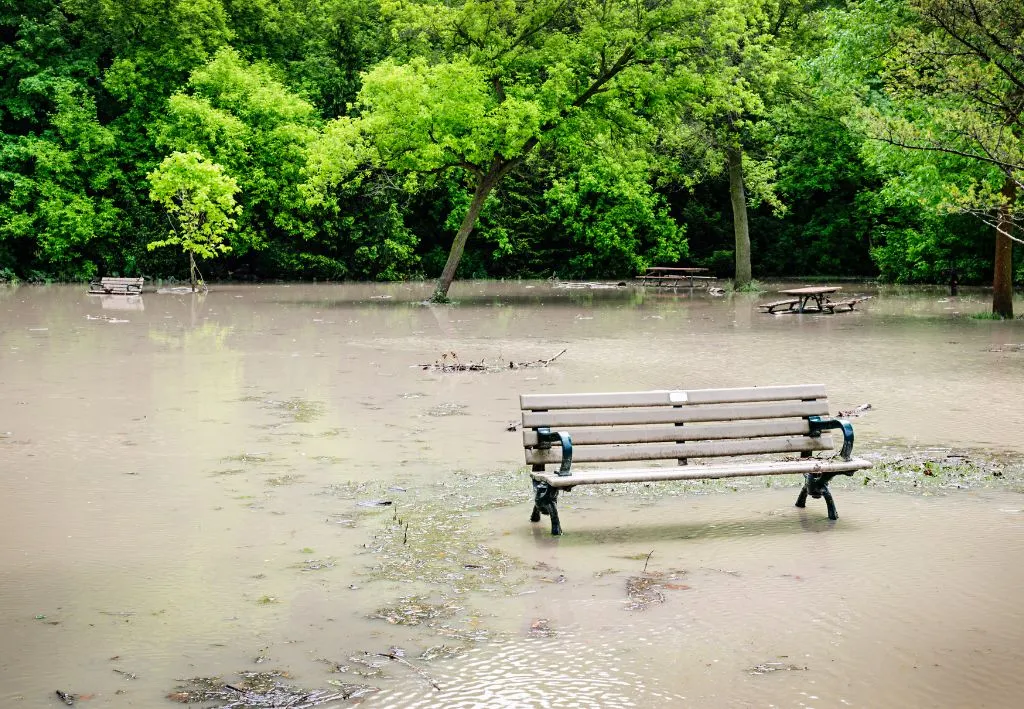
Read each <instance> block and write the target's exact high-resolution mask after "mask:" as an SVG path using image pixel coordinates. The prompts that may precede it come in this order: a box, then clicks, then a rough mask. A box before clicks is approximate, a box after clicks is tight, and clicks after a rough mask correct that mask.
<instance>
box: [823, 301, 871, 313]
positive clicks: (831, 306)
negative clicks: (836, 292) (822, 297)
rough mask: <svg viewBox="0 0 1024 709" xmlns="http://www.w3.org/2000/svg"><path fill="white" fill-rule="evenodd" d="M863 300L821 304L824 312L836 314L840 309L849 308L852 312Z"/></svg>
mask: <svg viewBox="0 0 1024 709" xmlns="http://www.w3.org/2000/svg"><path fill="white" fill-rule="evenodd" d="M863 300H864V299H863V298H850V299H849V300H826V301H825V302H824V303H822V304H821V309H822V310H828V311H829V312H835V311H836V310H837V309H840V308H847V309H849V310H850V311H851V312H852V311H853V308H854V306H855V305H857V303H860V302H862V301H863Z"/></svg>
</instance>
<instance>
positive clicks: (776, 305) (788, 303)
mask: <svg viewBox="0 0 1024 709" xmlns="http://www.w3.org/2000/svg"><path fill="white" fill-rule="evenodd" d="M839 290H842V289H841V288H840V287H839V286H806V287H804V288H787V289H786V290H780V291H779V293H780V294H781V295H787V296H790V297H789V298H787V299H786V300H778V301H775V302H773V303H762V304H761V305H759V306H758V307H760V308H761V309H762V310H763V311H764V312H766V313H774V312H775V311H776V310H781V311H782V312H784V313H824V312H829V313H834V312H835V311H836V310H837V309H838V308H849V309H850V310H853V306H855V305H856V304H857V303H858V302H860V301H861V300H863V299H862V298H851V299H850V300H843V301H833V300H830V299H829V297H828V296H829V295H831V294H832V293H835V292H837V291H839ZM811 301H814V305H813V306H812V307H808V304H809V303H810V302H811Z"/></svg>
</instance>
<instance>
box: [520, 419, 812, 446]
mask: <svg viewBox="0 0 1024 709" xmlns="http://www.w3.org/2000/svg"><path fill="white" fill-rule="evenodd" d="M809 431H810V425H808V423H807V419H797V418H794V419H779V420H777V421H756V422H754V423H749V422H743V423H723V424H695V425H692V426H657V427H647V428H638V427H632V426H622V427H616V428H584V429H580V430H578V431H573V433H572V443H573V445H574V446H589V445H607V444H612V443H663V442H668V441H713V440H722V439H729V438H758V437H766V436H799V435H806V434H807V433H808V432H809ZM537 443H538V441H537V432H536V431H534V430H531V429H524V430H523V446H524V447H525V448H535V447H536V446H537Z"/></svg>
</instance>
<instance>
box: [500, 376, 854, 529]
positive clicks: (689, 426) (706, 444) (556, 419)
mask: <svg viewBox="0 0 1024 709" xmlns="http://www.w3.org/2000/svg"><path fill="white" fill-rule="evenodd" d="M520 409H521V410H522V417H523V447H524V449H525V452H526V462H527V464H529V465H530V466H532V472H531V473H530V475H531V477H532V479H533V487H534V492H535V502H534V508H533V514H532V515H531V517H530V521H531V522H539V521H540V516H541V514H542V513H543V514H546V515H549V516H550V517H551V533H552V534H555V535H558V534H561V533H562V528H561V524H560V522H559V519H558V510H557V507H556V505H557V501H558V493H559V491H560V490H570V489H572V488H573V487H575V486H577V485H602V484H605V485H606V484H615V483H629V482H649V481H656V480H713V479H719V478H733V477H752V476H761V475H794V474H797V475H801V474H802V475H803V476H804V483H803V488H802V489H801V490H800V494H799V496H798V497H797V501H796V506H797V507H803V506H804V505H805V503H806V501H807V496H808V495H810V496H811V497H813V498H815V499H818V498H824V499H825V504H826V506H827V509H828V517H829V519H831V520H835V519H838V515H837V514H836V507H835V503H834V502H833V500H832V494H831V493H830V492H829V489H828V486H829V483H830V482H831V481H832V478H834V477H835V476H836V475H852V474H853V472H854V471H855V470H861V469H863V468H869V467H871V463H870V462H869V461H867V460H864V459H862V458H854V457H853V426H852V425H851V424H850V423H849V422H848V421H845V420H842V419H836V418H832V417H830V416H829V415H828V399H827V397H826V394H825V386H824V385H822V384H801V385H795V386H766V387H750V388H736V389H691V390H657V391H639V392H608V393H590V394H523V395H521V396H520ZM832 428H837V429H840V430H841V431H842V434H843V440H842V446H841V448H840V450H839V455H838V456H833V457H831V458H814V457H812V454H813V453H815V452H817V451H829V450H833V441H832V436H831V435H830V434H827V433H823V432H824V431H826V430H827V429H832ZM780 453H799V454H800V458H799V459H796V458H789V459H784V460H763V459H759V460H754V461H751V460H744V459H739V460H737V459H736V458H737V457H739V456H765V455H769V454H780ZM697 458H717V459H720V460H718V461H717V462H714V463H704V464H697V465H690V464H689V463H690V462H691V461H692V460H694V459H697ZM722 459H728V460H725V461H724V462H723V460H722ZM667 460H672V461H675V462H676V463H677V464H676V465H664V464H662V466H661V467H636V468H634V467H608V466H601V467H597V468H589V467H588V468H584V469H583V470H580V469H579V468H578V467H577V466H578V464H581V463H582V464H589V463H613V462H615V463H622V462H625V463H629V462H643V463H647V462H653V461H667ZM548 465H552V466H558V469H557V470H555V471H552V472H545V467H546V466H548Z"/></svg>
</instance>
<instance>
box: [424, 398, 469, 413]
mask: <svg viewBox="0 0 1024 709" xmlns="http://www.w3.org/2000/svg"><path fill="white" fill-rule="evenodd" d="M466 408H467V406H466V405H465V404H456V403H454V402H451V401H446V402H444V403H443V404H438V405H437V406H432V407H430V408H429V409H427V412H426V413H427V416H465V415H466Z"/></svg>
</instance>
